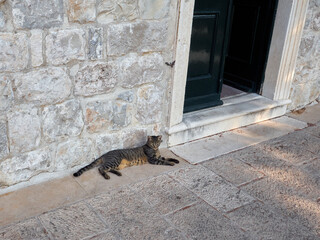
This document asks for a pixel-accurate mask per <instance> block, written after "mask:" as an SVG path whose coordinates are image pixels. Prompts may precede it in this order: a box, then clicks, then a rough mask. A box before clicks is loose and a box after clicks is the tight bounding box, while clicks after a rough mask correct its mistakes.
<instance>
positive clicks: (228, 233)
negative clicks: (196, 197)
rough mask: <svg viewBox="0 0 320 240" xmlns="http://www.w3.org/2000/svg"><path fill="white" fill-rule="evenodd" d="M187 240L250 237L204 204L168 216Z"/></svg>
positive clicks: (237, 239) (235, 239)
mask: <svg viewBox="0 0 320 240" xmlns="http://www.w3.org/2000/svg"><path fill="white" fill-rule="evenodd" d="M168 218H169V219H170V221H171V222H172V223H173V224H174V225H175V226H177V228H178V229H180V230H181V231H183V232H185V233H186V237H187V239H221V240H222V239H228V240H232V239H234V240H241V239H243V240H244V239H248V235H247V234H246V233H245V232H244V231H242V230H241V229H240V228H239V227H238V226H236V225H235V224H233V223H232V222H231V221H230V220H229V219H228V218H226V217H224V216H223V215H222V214H221V213H219V212H218V211H216V210H214V209H213V208H212V207H211V206H210V205H208V204H206V203H204V202H202V203H197V204H195V205H193V206H190V207H188V208H186V209H183V210H180V211H177V212H175V213H172V214H170V215H168Z"/></svg>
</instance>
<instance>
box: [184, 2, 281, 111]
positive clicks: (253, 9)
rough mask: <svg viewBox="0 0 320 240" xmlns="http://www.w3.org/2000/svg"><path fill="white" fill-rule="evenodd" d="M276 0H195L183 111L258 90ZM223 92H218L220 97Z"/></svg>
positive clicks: (207, 105) (267, 48) (219, 103)
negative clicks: (233, 95) (225, 97)
mask: <svg viewBox="0 0 320 240" xmlns="http://www.w3.org/2000/svg"><path fill="white" fill-rule="evenodd" d="M276 6H277V0H216V1H211V0H195V6H194V15H193V25H192V34H191V44H190V54H189V64H188V74H187V83H186V92H185V102H184V112H185V113H186V112H192V111H196V110H200V109H204V108H209V107H213V106H218V105H222V104H223V101H222V100H221V98H223V97H224V96H225V95H226V93H227V96H230V95H232V94H239V93H241V92H250V93H260V89H261V86H262V83H263V80H264V72H265V69H266V63H267V56H268V51H269V46H270V42H271V36H272V30H273V24H274V19H275V13H276ZM221 94H222V95H221Z"/></svg>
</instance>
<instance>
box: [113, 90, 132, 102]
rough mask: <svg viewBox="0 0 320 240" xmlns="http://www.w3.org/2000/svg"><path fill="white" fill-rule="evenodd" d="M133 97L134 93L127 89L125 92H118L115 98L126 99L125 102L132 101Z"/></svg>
mask: <svg viewBox="0 0 320 240" xmlns="http://www.w3.org/2000/svg"><path fill="white" fill-rule="evenodd" d="M133 98H134V93H133V91H132V90H128V91H125V92H121V93H119V94H118V97H117V100H122V101H126V102H130V103H132V102H133Z"/></svg>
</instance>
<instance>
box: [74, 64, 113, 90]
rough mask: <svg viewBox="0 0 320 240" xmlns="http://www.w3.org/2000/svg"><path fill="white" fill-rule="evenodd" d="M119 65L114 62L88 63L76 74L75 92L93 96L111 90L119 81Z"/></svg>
mask: <svg viewBox="0 0 320 240" xmlns="http://www.w3.org/2000/svg"><path fill="white" fill-rule="evenodd" d="M118 74H119V70H118V66H116V65H115V64H113V63H108V64H105V63H104V64H102V63H97V64H91V65H86V66H85V67H83V68H82V69H80V70H79V71H78V73H77V74H76V76H75V88H74V93H75V94H76V95H82V96H91V95H96V94H101V93H106V92H109V91H111V90H112V89H113V88H114V86H115V85H116V83H117V81H118Z"/></svg>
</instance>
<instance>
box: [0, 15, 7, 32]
mask: <svg viewBox="0 0 320 240" xmlns="http://www.w3.org/2000/svg"><path fill="white" fill-rule="evenodd" d="M5 25H6V19H5V16H4V14H3V12H2V11H0V29H3V28H4V26H5Z"/></svg>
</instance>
